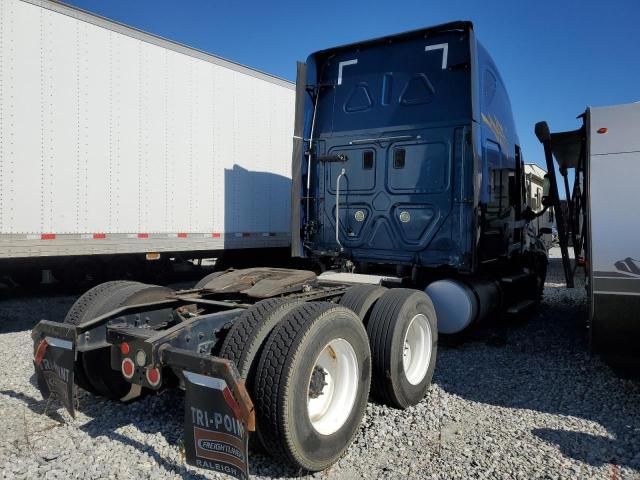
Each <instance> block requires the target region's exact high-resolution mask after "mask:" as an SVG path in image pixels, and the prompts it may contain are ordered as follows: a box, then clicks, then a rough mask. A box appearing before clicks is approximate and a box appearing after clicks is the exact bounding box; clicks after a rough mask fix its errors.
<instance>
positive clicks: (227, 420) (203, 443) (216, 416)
mask: <svg viewBox="0 0 640 480" xmlns="http://www.w3.org/2000/svg"><path fill="white" fill-rule="evenodd" d="M184 379H185V390H186V395H185V401H184V403H185V419H184V422H185V426H184V435H185V439H184V440H185V449H186V457H187V462H188V463H190V464H191V465H195V466H196V467H199V468H206V469H208V470H214V471H216V472H223V473H226V474H228V475H232V476H234V477H236V478H240V479H242V480H244V479H247V478H248V477H249V461H248V457H247V454H248V439H249V432H247V424H246V421H244V419H243V418H242V413H241V412H240V408H239V406H238V404H237V403H236V401H235V399H234V398H233V395H232V394H231V391H230V390H229V387H228V386H227V383H226V382H225V381H224V380H223V379H220V378H214V377H208V376H206V375H201V374H198V373H193V372H187V371H185V372H184Z"/></svg>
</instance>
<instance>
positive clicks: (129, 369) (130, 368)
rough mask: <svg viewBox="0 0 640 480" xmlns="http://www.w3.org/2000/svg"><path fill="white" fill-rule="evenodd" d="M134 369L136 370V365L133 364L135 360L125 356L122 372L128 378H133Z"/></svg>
mask: <svg viewBox="0 0 640 480" xmlns="http://www.w3.org/2000/svg"><path fill="white" fill-rule="evenodd" d="M134 371H135V365H134V364H133V361H132V360H131V359H130V358H125V359H124V360H123V361H122V374H123V375H124V376H125V377H126V378H131V377H133V372H134Z"/></svg>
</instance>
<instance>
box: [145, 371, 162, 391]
mask: <svg viewBox="0 0 640 480" xmlns="http://www.w3.org/2000/svg"><path fill="white" fill-rule="evenodd" d="M147 381H148V382H149V385H152V386H154V387H155V386H156V385H158V384H159V383H160V370H158V369H157V368H155V367H152V368H149V369H147Z"/></svg>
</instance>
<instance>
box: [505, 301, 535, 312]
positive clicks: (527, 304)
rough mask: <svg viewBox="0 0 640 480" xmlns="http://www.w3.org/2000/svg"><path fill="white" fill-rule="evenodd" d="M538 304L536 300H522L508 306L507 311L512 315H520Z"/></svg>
mask: <svg viewBox="0 0 640 480" xmlns="http://www.w3.org/2000/svg"><path fill="white" fill-rule="evenodd" d="M535 304H536V302H535V301H534V300H522V301H521V302H518V303H514V304H513V305H511V306H510V307H509V308H507V313H508V314H510V315H518V314H520V313H522V312H524V311H525V310H528V309H530V308H531V307H533V306H534V305H535Z"/></svg>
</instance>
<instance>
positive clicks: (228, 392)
mask: <svg viewBox="0 0 640 480" xmlns="http://www.w3.org/2000/svg"><path fill="white" fill-rule="evenodd" d="M222 396H223V397H224V399H225V401H226V402H227V405H229V407H231V410H233V413H234V414H235V416H236V418H242V410H240V405H238V402H236V399H235V398H233V395H232V394H231V390H229V387H225V389H224V390H223V391H222Z"/></svg>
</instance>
